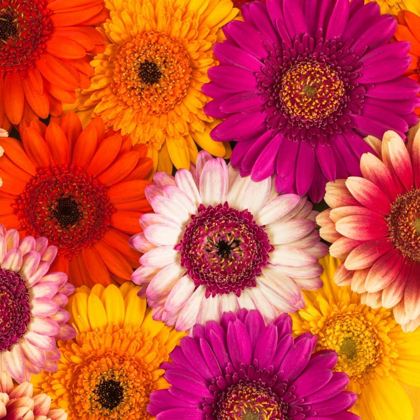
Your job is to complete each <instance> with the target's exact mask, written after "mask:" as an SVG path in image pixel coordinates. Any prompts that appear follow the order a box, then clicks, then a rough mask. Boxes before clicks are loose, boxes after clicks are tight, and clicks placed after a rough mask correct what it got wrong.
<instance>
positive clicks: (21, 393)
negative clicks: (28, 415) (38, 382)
mask: <svg viewBox="0 0 420 420" xmlns="http://www.w3.org/2000/svg"><path fill="white" fill-rule="evenodd" d="M33 394H34V387H33V385H32V384H30V383H29V382H23V383H22V384H20V385H18V386H17V387H16V388H15V389H14V390H13V391H12V392H11V393H10V395H9V397H10V400H17V399H19V398H22V401H21V402H20V401H19V402H18V401H11V402H12V403H14V402H17V405H15V407H19V406H20V405H28V406H30V405H31V404H32V403H33V400H32V396H33ZM24 397H29V400H28V399H24ZM24 401H25V403H26V404H22V403H23V402H24ZM28 402H29V404H27V403H28ZM11 406H12V404H9V406H8V408H9V407H11Z"/></svg>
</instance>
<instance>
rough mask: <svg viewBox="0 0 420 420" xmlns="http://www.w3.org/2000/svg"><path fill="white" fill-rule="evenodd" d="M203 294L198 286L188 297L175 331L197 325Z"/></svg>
mask: <svg viewBox="0 0 420 420" xmlns="http://www.w3.org/2000/svg"><path fill="white" fill-rule="evenodd" d="M204 171H205V168H204ZM204 171H203V172H204ZM200 190H201V188H200ZM203 201H204V200H203ZM205 293H206V288H205V286H199V287H197V289H196V291H195V292H194V293H193V294H192V295H191V296H190V297H189V299H188V301H187V303H186V304H185V306H184V307H183V309H182V311H181V312H180V314H179V316H178V319H177V321H176V324H175V329H176V330H177V331H185V330H188V329H190V328H192V327H193V326H194V325H195V324H196V323H197V315H198V312H199V311H200V308H201V305H202V301H203V300H204V299H205Z"/></svg>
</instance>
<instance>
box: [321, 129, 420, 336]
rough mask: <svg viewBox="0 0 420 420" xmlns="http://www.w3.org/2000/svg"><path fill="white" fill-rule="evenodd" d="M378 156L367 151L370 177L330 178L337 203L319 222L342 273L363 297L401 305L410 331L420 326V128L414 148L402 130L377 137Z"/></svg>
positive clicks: (340, 278)
mask: <svg viewBox="0 0 420 420" xmlns="http://www.w3.org/2000/svg"><path fill="white" fill-rule="evenodd" d="M370 142H371V144H372V146H373V148H374V149H375V152H376V153H377V155H378V157H376V156H373V155H372V154H370V153H368V154H365V155H363V156H362V159H361V165H360V167H361V170H362V174H363V178H361V177H350V178H348V179H347V180H346V181H345V180H338V181H336V182H335V183H330V184H327V193H326V196H325V201H326V202H327V204H328V205H329V206H330V207H331V209H328V210H326V211H324V212H323V213H321V214H320V215H319V216H318V218H317V221H318V223H319V224H320V225H321V226H322V228H321V236H322V237H323V238H324V239H326V240H327V241H330V242H333V245H332V246H331V248H330V253H331V255H332V256H334V257H336V258H340V259H342V260H344V262H343V264H342V265H341V266H340V268H339V269H338V270H337V272H336V274H335V281H336V283H337V284H339V285H347V284H348V285H351V289H352V290H353V291H354V292H357V293H361V294H362V297H361V299H362V303H364V304H367V305H369V306H372V307H374V308H378V307H381V306H383V307H385V308H394V316H395V319H396V321H397V322H398V323H399V324H401V325H402V328H403V329H404V331H414V330H415V329H416V328H417V327H418V326H419V325H420V132H419V133H417V135H416V136H415V138H414V140H413V139H412V138H411V140H410V142H409V144H408V149H407V147H406V145H405V144H404V142H403V140H402V139H401V137H399V136H398V134H396V133H394V132H392V131H388V132H386V133H385V135H384V138H383V141H382V142H380V141H379V140H378V139H376V140H375V139H374V138H370Z"/></svg>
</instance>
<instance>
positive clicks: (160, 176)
mask: <svg viewBox="0 0 420 420" xmlns="http://www.w3.org/2000/svg"><path fill="white" fill-rule="evenodd" d="M153 182H154V183H155V184H156V185H157V186H158V187H164V186H165V185H176V184H175V178H174V177H173V176H172V175H169V174H167V173H165V172H156V173H155V175H154V176H153Z"/></svg>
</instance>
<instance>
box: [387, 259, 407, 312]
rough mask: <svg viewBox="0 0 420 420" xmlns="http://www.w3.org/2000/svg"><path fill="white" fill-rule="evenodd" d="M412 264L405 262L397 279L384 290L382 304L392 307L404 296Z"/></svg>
mask: <svg viewBox="0 0 420 420" xmlns="http://www.w3.org/2000/svg"><path fill="white" fill-rule="evenodd" d="M410 270H411V264H404V265H403V266H402V268H401V271H400V272H399V274H398V276H397V277H396V279H395V280H394V281H393V282H392V283H391V284H390V285H389V286H388V287H387V288H386V289H385V290H384V291H383V293H382V306H383V307H384V308H392V307H394V306H395V305H397V304H398V303H399V302H400V301H401V299H402V298H403V297H404V291H405V285H406V284H407V280H408V277H409V275H410Z"/></svg>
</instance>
